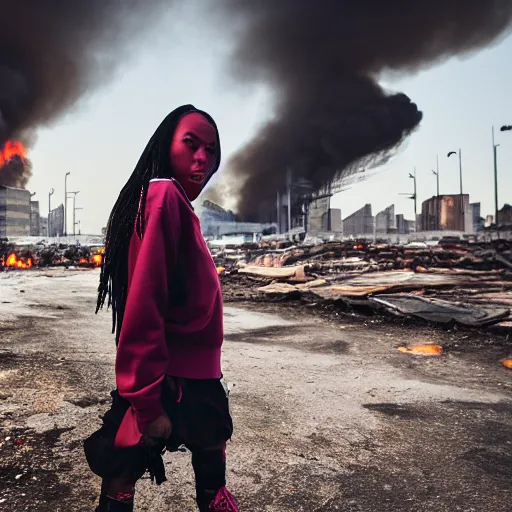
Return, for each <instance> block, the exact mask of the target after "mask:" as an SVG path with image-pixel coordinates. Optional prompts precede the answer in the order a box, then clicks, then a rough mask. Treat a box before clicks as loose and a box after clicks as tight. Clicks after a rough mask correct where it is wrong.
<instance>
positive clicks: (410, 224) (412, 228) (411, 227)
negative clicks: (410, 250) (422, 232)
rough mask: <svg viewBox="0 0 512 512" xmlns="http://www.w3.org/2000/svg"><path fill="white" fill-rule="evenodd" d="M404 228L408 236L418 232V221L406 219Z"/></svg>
mask: <svg viewBox="0 0 512 512" xmlns="http://www.w3.org/2000/svg"><path fill="white" fill-rule="evenodd" d="M404 228H405V232H406V234H409V233H415V232H416V221H414V220H407V219H404Z"/></svg>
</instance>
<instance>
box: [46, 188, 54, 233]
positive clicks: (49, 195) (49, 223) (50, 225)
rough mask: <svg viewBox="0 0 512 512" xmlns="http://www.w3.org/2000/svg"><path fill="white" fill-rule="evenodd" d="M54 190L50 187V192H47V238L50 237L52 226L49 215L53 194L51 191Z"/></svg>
mask: <svg viewBox="0 0 512 512" xmlns="http://www.w3.org/2000/svg"><path fill="white" fill-rule="evenodd" d="M54 192H55V190H54V189H53V188H51V189H50V192H48V227H47V230H48V238H50V236H51V235H50V233H51V227H52V217H51V214H52V196H53V193H54Z"/></svg>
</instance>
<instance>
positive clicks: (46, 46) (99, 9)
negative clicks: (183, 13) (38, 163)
mask: <svg viewBox="0 0 512 512" xmlns="http://www.w3.org/2000/svg"><path fill="white" fill-rule="evenodd" d="M170 3H171V2H168V1H167V2H166V1H165V0H156V1H152V2H150V5H146V2H141V1H140V0H18V1H12V0H0V12H1V13H2V14H1V16H2V23H1V28H0V149H1V148H2V147H3V145H4V144H5V142H6V141H7V140H9V139H16V140H21V141H22V142H23V143H24V144H25V145H27V146H29V147H30V145H31V144H33V142H34V140H35V135H36V132H37V129H38V128H40V127H41V126H44V125H48V124H50V123H52V122H54V121H56V120H57V119H58V118H59V117H60V116H61V115H62V114H64V113H66V112H68V111H69V110H70V109H71V108H72V107H74V106H75V105H76V104H77V102H78V101H79V100H80V99H81V98H82V97H83V96H84V95H86V94H87V93H89V92H92V91H93V90H95V89H96V88H98V87H99V86H102V85H104V84H106V83H108V81H109V80H110V79H111V78H112V76H113V75H114V72H115V71H116V70H117V69H118V67H119V63H120V62H121V61H122V57H123V56H125V55H124V53H123V52H126V51H127V50H128V48H129V47H130V44H131V43H133V42H134V41H135V40H136V39H135V37H136V36H137V35H140V33H141V31H142V30H143V29H146V28H148V27H150V26H152V24H153V23H154V22H155V20H156V19H157V16H158V15H159V14H161V12H162V9H165V8H168V6H169V4H170ZM30 168H31V166H30V163H29V162H28V161H27V160H25V161H22V160H19V159H18V160H15V161H12V162H11V163H10V164H9V165H8V166H7V167H4V168H2V169H0V184H4V185H11V186H24V185H25V184H26V182H27V180H28V178H29V177H30Z"/></svg>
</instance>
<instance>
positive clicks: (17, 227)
mask: <svg viewBox="0 0 512 512" xmlns="http://www.w3.org/2000/svg"><path fill="white" fill-rule="evenodd" d="M30 217H31V215H30V192H29V191H28V190H25V189H20V188H12V187H6V186H4V185H0V238H9V237H16V236H29V235H30Z"/></svg>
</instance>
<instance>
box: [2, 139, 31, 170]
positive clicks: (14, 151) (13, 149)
mask: <svg viewBox="0 0 512 512" xmlns="http://www.w3.org/2000/svg"><path fill="white" fill-rule="evenodd" d="M25 155H26V151H25V147H24V146H23V144H22V143H21V142H17V141H12V140H8V141H7V142H6V143H5V145H4V147H3V148H2V149H1V150H0V167H3V166H4V165H5V164H6V163H7V162H8V161H9V160H11V159H12V158H14V157H15V156H19V157H21V158H22V159H23V160H24V159H25Z"/></svg>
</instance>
